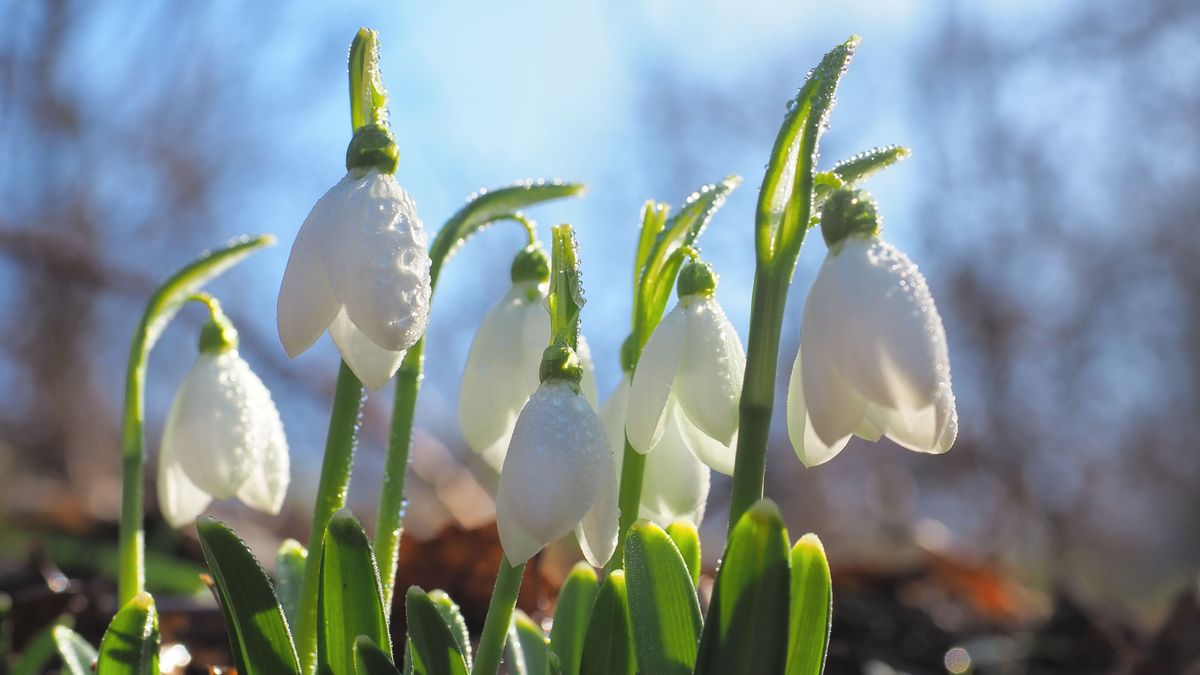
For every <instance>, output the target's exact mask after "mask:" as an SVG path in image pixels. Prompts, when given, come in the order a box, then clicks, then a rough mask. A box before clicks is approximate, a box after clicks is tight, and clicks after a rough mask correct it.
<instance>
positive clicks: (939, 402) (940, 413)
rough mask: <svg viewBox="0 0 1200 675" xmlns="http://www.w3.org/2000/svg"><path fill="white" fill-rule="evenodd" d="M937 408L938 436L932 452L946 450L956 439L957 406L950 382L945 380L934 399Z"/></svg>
mask: <svg viewBox="0 0 1200 675" xmlns="http://www.w3.org/2000/svg"><path fill="white" fill-rule="evenodd" d="M934 405H935V406H936V410H937V425H938V438H937V445H935V446H934V448H933V451H934V452H946V451H947V450H949V449H950V447H951V446H953V445H954V441H955V440H957V439H958V407H957V405H956V404H955V402H954V392H953V391H952V390H951V389H950V383H949V382H946V383H945V384H944V385H943V386H942V387H941V388H940V389H939V390H938V395H937V397H936V398H935V399H934Z"/></svg>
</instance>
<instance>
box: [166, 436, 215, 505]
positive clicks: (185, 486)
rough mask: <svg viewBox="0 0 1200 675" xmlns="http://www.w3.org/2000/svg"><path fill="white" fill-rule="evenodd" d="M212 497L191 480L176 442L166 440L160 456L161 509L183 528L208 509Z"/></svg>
mask: <svg viewBox="0 0 1200 675" xmlns="http://www.w3.org/2000/svg"><path fill="white" fill-rule="evenodd" d="M211 502H212V497H210V496H208V493H207V492H205V491H204V490H201V489H200V488H198V487H196V484H195V483H193V482H192V481H191V480H189V479H188V477H187V474H186V473H185V472H184V470H183V467H182V466H180V465H179V460H178V457H177V453H176V448H175V444H174V443H173V442H172V441H170V440H168V438H164V439H163V444H162V450H161V451H160V453H159V456H158V509H159V511H161V512H162V515H163V518H164V519H165V520H166V521H167V523H168V524H170V526H171V527H183V526H185V525H188V524H190V523H192V522H193V521H195V520H196V517H197V516H199V515H200V514H201V513H203V512H204V509H206V508H208V505H209V504H210V503H211Z"/></svg>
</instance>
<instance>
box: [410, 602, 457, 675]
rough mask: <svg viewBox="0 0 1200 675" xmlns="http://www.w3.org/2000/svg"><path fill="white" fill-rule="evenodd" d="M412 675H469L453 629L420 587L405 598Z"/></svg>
mask: <svg viewBox="0 0 1200 675" xmlns="http://www.w3.org/2000/svg"><path fill="white" fill-rule="evenodd" d="M404 611H405V616H406V617H407V619H408V636H409V640H410V642H411V650H410V652H409V653H410V654H411V656H412V663H413V673H415V674H416V675H467V663H466V660H465V659H464V658H463V655H462V652H460V651H459V647H458V642H457V641H456V639H455V637H454V635H453V633H452V632H451V630H450V627H449V626H447V625H446V620H445V619H444V618H443V617H442V613H441V611H439V610H438V608H437V605H436V604H435V603H434V601H433V600H432V599H430V597H429V596H428V595H427V594H426V593H425V591H423V590H421V589H420V588H419V587H417V586H413V587H411V588H409V589H408V593H406V594H405V596H404Z"/></svg>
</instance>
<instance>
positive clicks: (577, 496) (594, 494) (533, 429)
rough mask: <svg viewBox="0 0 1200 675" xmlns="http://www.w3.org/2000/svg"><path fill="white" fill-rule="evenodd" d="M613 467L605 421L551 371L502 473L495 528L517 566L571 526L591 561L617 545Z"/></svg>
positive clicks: (598, 562) (525, 414) (602, 559)
mask: <svg viewBox="0 0 1200 675" xmlns="http://www.w3.org/2000/svg"><path fill="white" fill-rule="evenodd" d="M617 523H618V511H617V485H616V469H615V467H614V465H613V458H612V451H611V449H610V447H609V443H608V439H607V437H606V436H605V434H604V427H603V424H602V423H601V422H600V418H599V416H597V414H596V411H595V410H594V409H593V408H592V406H591V404H590V403H588V401H587V399H585V398H584V397H583V396H581V395H580V394H579V393H577V391H576V386H574V385H573V383H572V382H571V381H570V380H569V379H566V378H563V377H551V378H549V379H547V380H546V381H545V382H543V383H542V384H541V386H539V387H538V389H537V391H535V392H534V394H533V396H532V397H530V399H529V402H528V403H526V404H525V407H524V408H522V409H521V414H520V416H519V417H518V418H517V423H516V426H515V428H514V430H513V435H512V442H511V444H510V445H509V447H508V452H507V454H506V456H505V458H504V468H503V470H502V471H501V472H500V484H499V487H498V488H497V494H496V527H497V529H498V530H499V532H500V543H501V545H502V546H503V547H504V554H505V556H506V557H507V558H508V561H509V562H510V563H511V564H513V565H519V564H521V563H523V562H525V561H526V560H528V559H529V558H531V557H532V556H533V555H534V554H536V553H537V552H538V551H540V550H541V549H542V548H543V547H545V546H546V544H548V543H550V542H552V541H554V540H556V539H558V538H559V537H562V536H564V535H566V534H567V533H568V532H571V531H572V530H574V531H575V532H576V535H577V537H578V539H579V544H580V547H581V548H582V549H583V553H584V556H585V557H586V558H587V559H588V562H590V563H591V564H593V565H595V566H602V565H604V563H606V562H608V559H609V558H610V557H611V556H612V553H613V551H614V550H615V548H616V542H617V528H618V524H617Z"/></svg>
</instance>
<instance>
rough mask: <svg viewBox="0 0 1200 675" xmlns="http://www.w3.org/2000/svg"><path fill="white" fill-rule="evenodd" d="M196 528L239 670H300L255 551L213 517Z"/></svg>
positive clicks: (249, 672) (200, 520)
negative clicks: (251, 550) (252, 551)
mask: <svg viewBox="0 0 1200 675" xmlns="http://www.w3.org/2000/svg"><path fill="white" fill-rule="evenodd" d="M196 532H197V533H198V534H199V536H200V548H201V550H202V551H203V553H204V560H205V562H207V563H208V569H209V570H211V571H212V576H213V581H214V583H215V584H216V587H217V597H218V599H219V600H220V602H221V608H222V609H223V610H224V612H225V620H226V623H227V624H228V625H227V626H226V629H227V630H228V632H229V643H230V649H231V651H232V653H233V655H234V660H235V661H236V665H237V669H238V672H239V673H246V674H247V675H254V674H255V673H272V674H273V673H299V672H300V662H299V660H298V658H297V657H296V647H295V645H293V644H292V634H291V633H290V632H289V631H288V626H287V622H286V621H285V620H284V618H283V609H282V608H280V606H279V601H278V600H276V599H275V591H274V590H272V588H271V582H270V581H269V580H268V579H267V574H266V572H263V569H262V567H261V566H260V565H259V564H258V560H257V559H255V557H254V554H253V553H251V552H250V549H249V548H248V547H247V546H246V544H245V542H243V541H242V540H241V539H240V538H238V536H237V534H236V533H235V532H234V531H233V530H232V529H230V528H229V526H228V525H226V524H224V523H222V522H220V521H218V520H216V519H214V518H210V517H201V518H197V519H196Z"/></svg>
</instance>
